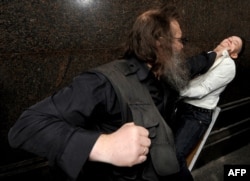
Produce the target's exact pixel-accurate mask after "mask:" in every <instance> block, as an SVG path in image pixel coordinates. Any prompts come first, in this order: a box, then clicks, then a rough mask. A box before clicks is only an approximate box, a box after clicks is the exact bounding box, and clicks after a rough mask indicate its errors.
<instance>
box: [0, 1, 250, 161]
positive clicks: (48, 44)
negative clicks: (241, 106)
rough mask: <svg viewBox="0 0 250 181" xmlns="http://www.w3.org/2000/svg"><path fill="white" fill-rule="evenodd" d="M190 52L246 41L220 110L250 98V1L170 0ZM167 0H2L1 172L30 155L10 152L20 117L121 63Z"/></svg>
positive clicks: (0, 49)
mask: <svg viewBox="0 0 250 181" xmlns="http://www.w3.org/2000/svg"><path fill="white" fill-rule="evenodd" d="M172 1H173V2H174V3H176V5H177V6H178V8H179V9H180V11H181V13H182V15H183V22H181V26H182V30H183V32H184V35H185V36H187V37H188V38H189V40H190V42H189V44H188V45H187V47H186V48H187V50H188V52H189V53H190V55H191V54H195V53H199V52H200V51H202V50H205V51H208V50H211V49H212V48H214V46H215V45H216V44H217V43H219V42H220V41H221V40H222V39H224V38H225V37H227V36H230V35H240V36H242V37H244V38H245V39H246V40H248V41H247V42H246V51H245V54H244V56H243V57H242V58H241V60H240V61H239V62H237V76H236V78H235V79H234V81H233V82H232V83H231V84H230V85H229V86H228V88H227V89H226V90H225V92H224V93H223V95H222V97H221V101H220V104H224V103H228V102H230V101H234V100H238V99H241V98H244V97H248V96H250V91H249V90H250V81H249V74H250V51H249V40H250V31H249V30H250V0H209V1H208V0H188V1H187V0H172ZM162 2H168V0H153V1H152V0H133V1H132V0H1V1H0V142H1V149H0V166H1V165H5V164H9V163H12V162H15V161H18V160H22V159H25V158H26V157H28V156H27V155H26V153H23V152H20V151H17V150H13V149H11V148H9V146H8V142H7V132H8V130H9V128H10V127H11V126H12V125H13V124H14V122H15V121H16V119H17V118H18V117H19V116H20V114H21V113H22V111H23V110H24V109H26V108H28V107H29V106H31V105H32V104H34V103H36V102H38V101H40V100H41V99H43V98H45V97H47V96H48V95H50V94H52V93H53V92H55V91H56V90H58V89H60V88H62V87H64V86H66V85H67V84H68V83H70V81H71V80H72V78H73V77H75V76H76V75H78V74H80V73H81V72H82V71H84V70H86V69H89V68H91V67H94V66H97V65H100V64H103V63H105V62H109V61H111V60H114V59H115V58H117V56H119V55H120V52H119V51H118V50H117V47H118V46H119V45H120V44H121V43H122V42H123V41H124V40H125V39H126V35H127V34H128V31H129V30H130V28H131V26H132V23H133V21H134V20H135V17H136V16H137V15H139V14H140V13H141V12H143V11H145V10H147V9H148V8H151V7H153V6H156V5H158V4H160V3H162Z"/></svg>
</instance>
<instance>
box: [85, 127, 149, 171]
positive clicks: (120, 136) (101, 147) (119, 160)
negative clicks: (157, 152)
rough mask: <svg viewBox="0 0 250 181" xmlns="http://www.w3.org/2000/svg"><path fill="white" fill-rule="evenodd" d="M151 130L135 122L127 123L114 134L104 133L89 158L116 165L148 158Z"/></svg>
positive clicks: (133, 163) (131, 164)
mask: <svg viewBox="0 0 250 181" xmlns="http://www.w3.org/2000/svg"><path fill="white" fill-rule="evenodd" d="M148 136H149V132H148V130H147V129H145V128H144V127H141V126H136V125H135V124H134V123H126V124H124V125H123V126H122V127H121V128H120V129H118V130H117V131H115V132H114V133H112V134H102V135H101V136H100V137H99V138H98V139H97V141H96V143H95V145H94V147H93V149H92V151H91V153H90V156H89V159H90V161H100V162H106V163H110V164H113V165H116V166H128V167H131V166H133V165H136V164H139V163H142V162H144V161H145V160H146V159H147V154H148V152H149V147H150V145H151V140H150V139H149V137H148Z"/></svg>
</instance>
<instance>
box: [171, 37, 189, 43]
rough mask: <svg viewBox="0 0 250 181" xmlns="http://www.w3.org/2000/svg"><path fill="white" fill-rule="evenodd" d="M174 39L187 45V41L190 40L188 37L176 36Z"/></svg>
mask: <svg viewBox="0 0 250 181" xmlns="http://www.w3.org/2000/svg"><path fill="white" fill-rule="evenodd" d="M173 39H176V40H178V41H179V42H180V43H182V44H183V45H186V44H187V42H188V39H187V38H175V37H173Z"/></svg>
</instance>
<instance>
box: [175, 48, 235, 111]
mask: <svg viewBox="0 0 250 181" xmlns="http://www.w3.org/2000/svg"><path fill="white" fill-rule="evenodd" d="M235 74H236V67H235V62H234V60H233V59H232V58H231V57H230V56H229V54H228V52H227V51H226V50H224V51H223V52H222V56H221V57H219V58H217V60H216V61H215V62H214V64H213V65H212V67H211V68H210V69H209V70H208V71H207V72H206V73H205V74H202V75H200V76H197V77H196V78H194V79H193V80H191V81H190V83H189V84H188V86H187V87H186V88H185V89H184V90H182V91H181V92H180V95H181V97H182V98H184V102H186V103H188V104H191V105H194V106H197V107H201V108H205V109H214V108H215V107H216V106H217V104H218V102H219V98H220V94H221V92H222V91H224V89H225V88H226V86H227V84H228V83H230V82H231V81H232V80H233V79H234V77H235Z"/></svg>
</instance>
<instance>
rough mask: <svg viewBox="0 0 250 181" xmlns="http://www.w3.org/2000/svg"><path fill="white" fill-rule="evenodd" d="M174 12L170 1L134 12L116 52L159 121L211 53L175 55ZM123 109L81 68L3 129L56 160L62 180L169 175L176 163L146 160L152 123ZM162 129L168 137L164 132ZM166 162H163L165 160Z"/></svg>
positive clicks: (179, 44) (178, 40)
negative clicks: (129, 115)
mask: <svg viewBox="0 0 250 181" xmlns="http://www.w3.org/2000/svg"><path fill="white" fill-rule="evenodd" d="M178 20H179V15H178V13H177V11H176V8H175V7H174V6H163V7H159V8H156V9H152V10H149V11H147V12H145V13H143V14H141V15H140V16H139V17H138V18H137V19H136V21H135V23H134V26H133V28H132V31H131V34H130V36H129V38H128V41H127V46H126V50H125V54H124V57H123V59H124V60H125V61H123V63H124V62H125V64H126V66H125V67H128V69H129V71H128V73H127V75H128V74H133V75H136V76H134V77H135V78H136V79H137V82H138V83H139V84H140V85H142V86H143V87H144V88H145V89H146V90H147V92H148V93H149V94H150V99H152V100H153V103H154V106H156V108H157V111H158V112H159V115H161V116H162V118H163V120H164V122H165V123H164V124H163V125H165V126H167V123H168V121H169V120H170V119H171V115H172V113H173V110H174V108H175V107H174V105H175V103H176V101H177V99H178V95H179V93H178V92H179V90H180V89H182V88H183V87H184V86H185V85H186V84H187V82H188V80H189V78H192V77H193V76H195V75H197V74H200V73H204V72H206V70H208V69H209V67H210V66H211V65H212V64H213V62H214V59H215V55H214V56H213V55H210V56H208V55H206V54H201V55H199V56H197V57H193V58H191V59H189V60H187V61H183V59H182V56H181V54H182V53H181V52H182V51H181V50H182V48H183V38H182V31H181V29H180V25H179V22H178ZM117 64H118V66H119V65H120V63H117ZM109 71H110V72H112V71H113V70H112V68H110V70H109ZM122 71H123V72H126V70H124V69H123V70H122ZM133 80H135V79H133ZM127 89H130V90H133V89H134V87H131V86H130V87H127ZM134 91H135V92H136V91H137V90H136V89H134ZM145 99H146V98H145ZM146 101H147V100H146ZM132 111H133V110H132ZM123 114H126V113H124V111H123V110H122V109H121V104H120V102H119V100H118V97H117V92H116V91H115V90H114V87H113V86H112V84H111V82H110V81H109V79H108V77H107V76H106V75H104V74H102V73H100V72H96V71H88V72H85V73H83V74H81V75H79V76H78V77H76V78H75V79H74V81H73V82H72V83H71V84H70V85H69V86H68V87H65V88H64V89H62V90H60V91H59V92H57V93H55V94H53V95H52V96H50V97H48V98H46V99H44V100H42V101H41V102H38V103H37V104H35V105H33V106H31V107H30V108H28V109H27V110H26V111H24V112H23V113H22V115H21V116H20V118H19V119H18V120H17V122H16V123H15V125H14V126H13V127H12V128H11V129H10V131H9V142H10V145H11V146H12V147H15V148H21V149H24V150H27V151H29V152H32V153H34V154H36V155H39V156H42V157H46V158H47V159H48V161H49V162H50V163H51V164H52V165H53V166H55V168H58V170H59V172H60V173H61V174H62V175H63V176H62V177H61V178H64V179H68V180H94V179H97V180H102V181H106V180H111V181H113V180H117V181H120V180H121V181H125V180H137V181H143V180H152V181H157V180H159V181H161V180H166V179H168V180H170V179H172V178H173V179H174V180H176V177H174V176H173V175H175V173H177V172H178V168H177V167H176V168H174V169H173V170H171V171H170V172H168V173H167V172H165V171H164V170H163V172H162V171H161V170H160V168H159V167H157V166H156V165H155V163H153V162H152V160H153V158H152V157H155V155H153V154H151V151H152V148H156V147H155V146H152V145H153V144H152V143H153V140H152V139H151V138H152V137H157V136H158V137H161V136H159V135H151V134H154V131H153V132H152V131H149V129H150V128H146V127H144V126H143V125H137V124H136V122H137V120H133V118H134V117H133V116H134V115H133V116H132V118H131V120H126V121H125V120H124V119H122V115H123ZM141 115H143V112H142V113H141ZM138 119H141V120H140V121H143V120H142V118H138ZM145 124H147V122H146V123H145ZM158 128H159V127H158ZM158 128H157V129H158ZM163 131H165V132H166V130H163ZM155 133H157V131H156V132H155ZM167 133H168V134H169V135H170V136H169V137H170V138H169V139H170V140H168V141H170V142H171V134H172V133H171V131H170V130H168V131H167ZM173 150H174V148H173ZM163 154H164V152H163ZM157 156H158V157H161V155H157ZM165 157H167V156H165ZM158 160H159V159H158ZM173 162H174V161H173ZM152 163H153V164H152ZM156 164H157V163H156ZM171 164H172V163H169V165H166V167H168V168H171V167H172V165H171ZM173 165H174V164H173ZM93 173H94V174H93ZM64 175H65V177H64Z"/></svg>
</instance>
